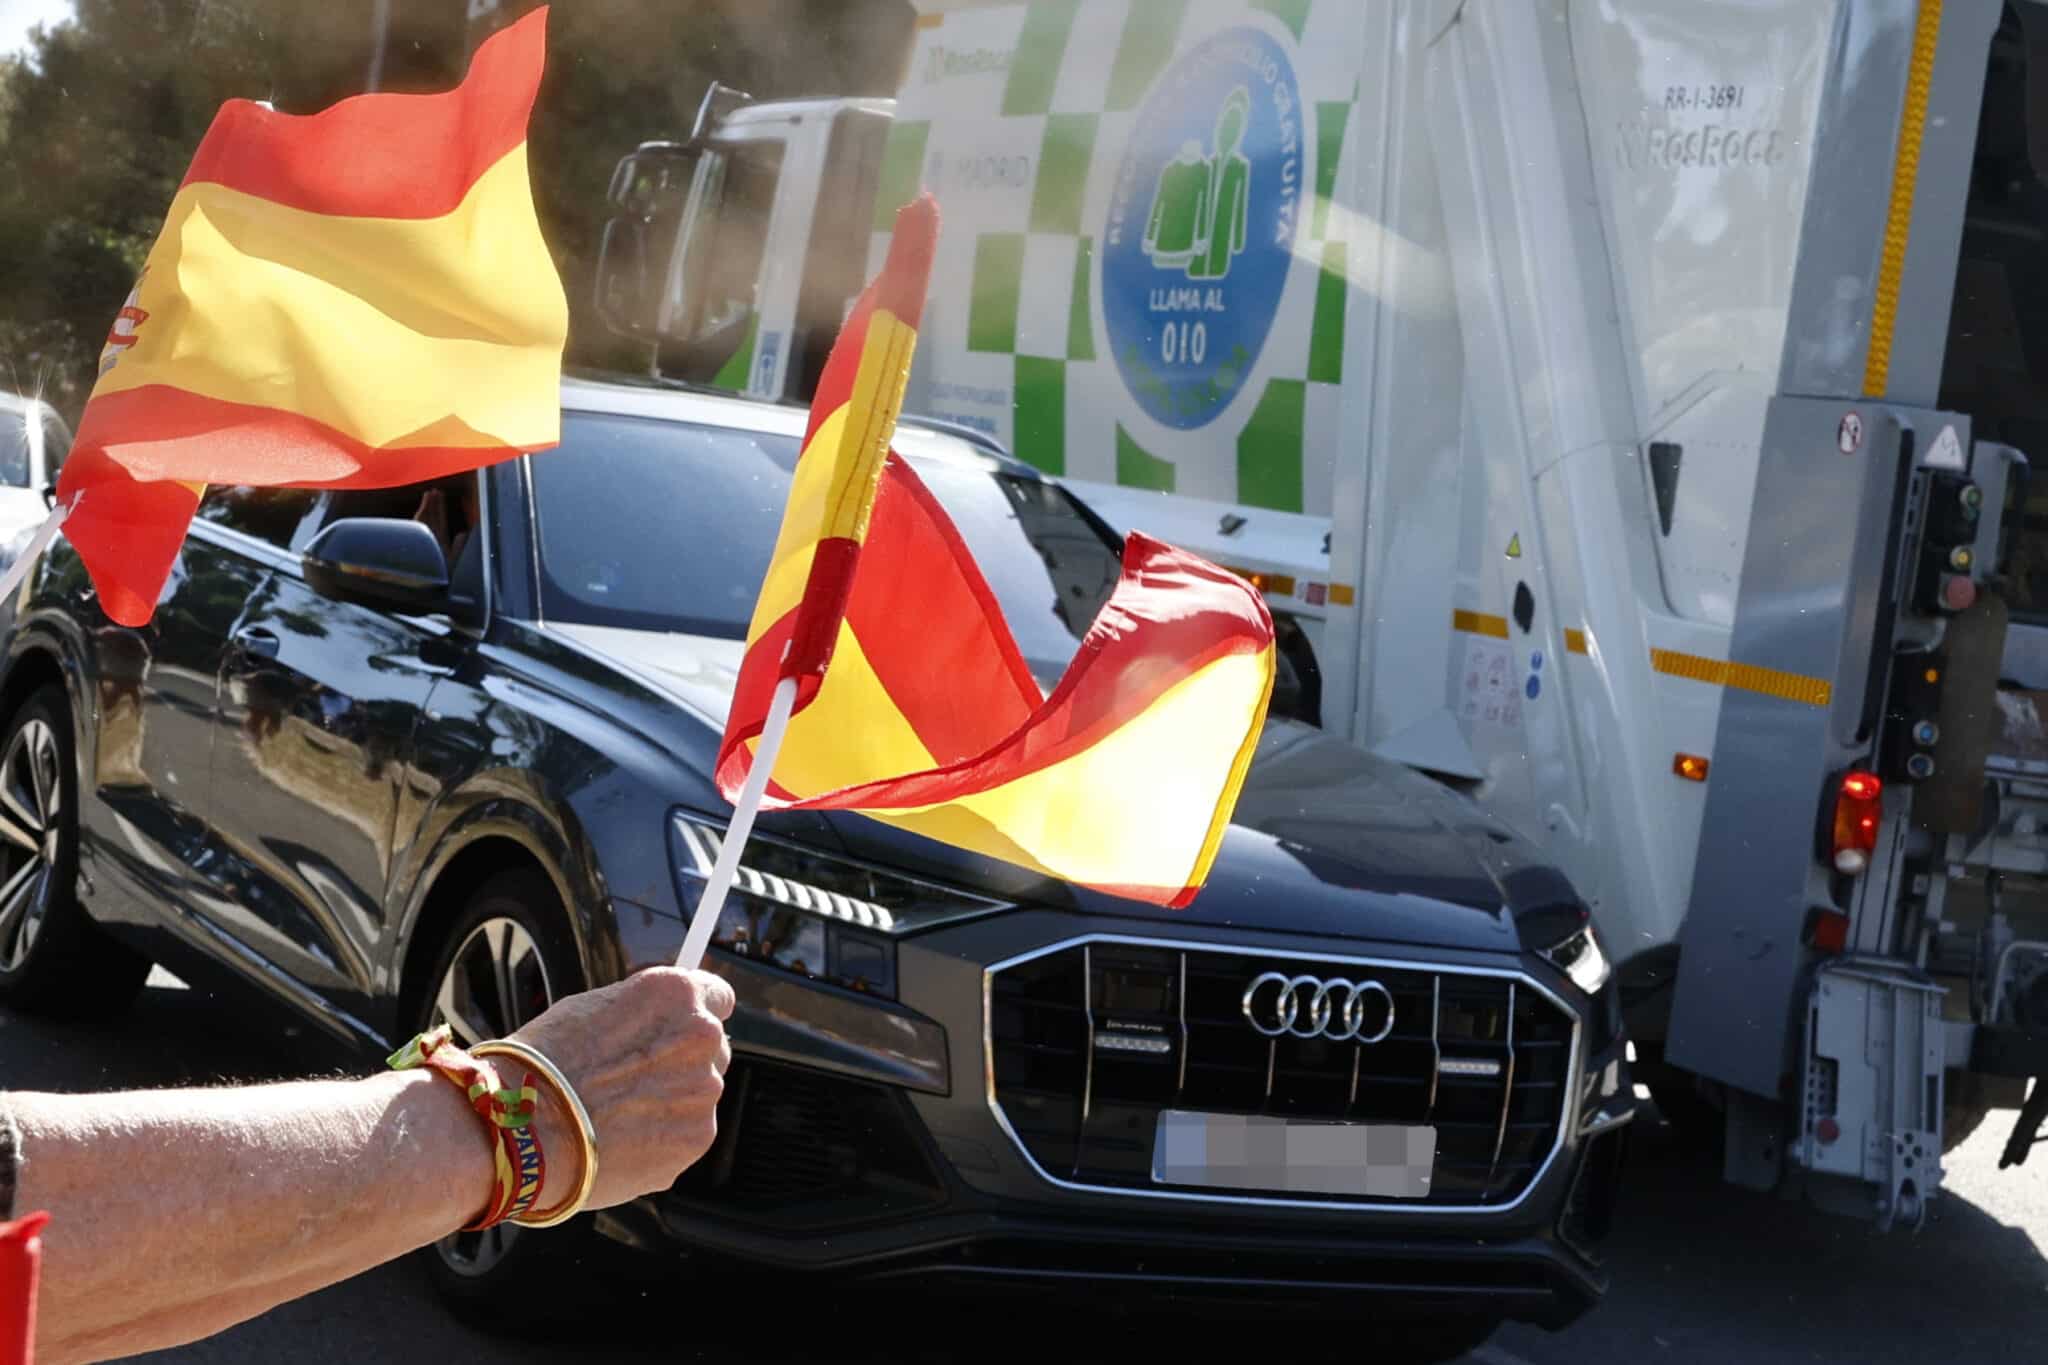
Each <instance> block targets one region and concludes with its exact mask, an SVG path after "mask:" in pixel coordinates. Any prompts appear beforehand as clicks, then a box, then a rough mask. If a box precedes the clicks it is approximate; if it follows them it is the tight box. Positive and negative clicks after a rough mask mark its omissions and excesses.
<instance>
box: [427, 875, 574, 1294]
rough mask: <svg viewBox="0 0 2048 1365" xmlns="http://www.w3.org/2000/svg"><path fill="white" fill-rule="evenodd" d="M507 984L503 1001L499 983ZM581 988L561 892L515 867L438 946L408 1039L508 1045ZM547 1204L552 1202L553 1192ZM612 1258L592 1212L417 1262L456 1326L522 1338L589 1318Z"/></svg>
mask: <svg viewBox="0 0 2048 1365" xmlns="http://www.w3.org/2000/svg"><path fill="white" fill-rule="evenodd" d="M424 946H425V945H422V947H424ZM508 960H509V963H510V970H509V971H505V970H503V964H504V963H506V962H507V961H508ZM508 978H509V979H510V980H511V982H512V989H511V990H510V991H509V992H506V991H504V990H503V989H502V988H501V986H500V984H499V983H501V982H503V981H505V980H506V979H508ZM465 983H467V984H465ZM583 987H584V982H583V974H582V970H581V968H580V967H579V966H578V964H577V960H576V954H575V951H574V949H573V947H572V946H571V942H570V938H569V933H568V927H567V923H566V919H565V916H564V914H563V911H562V908H561V902H560V898H559V897H558V896H557V895H556V893H555V888H554V884H553V883H552V882H550V881H549V880H548V879H547V877H546V876H544V875H543V874H542V873H540V872H539V871H537V870H534V869H515V870H512V871H507V872H501V873H499V874H498V875H496V876H494V877H492V878H491V879H490V880H489V881H487V882H486V883H484V885H483V886H482V887H480V888H479V889H478V890H477V891H476V893H475V894H474V895H472V896H471V897H470V899H469V903H468V904H467V906H465V907H464V909H463V912H462V914H461V916H460V917H458V918H457V919H456V921H455V923H454V925H453V926H452V927H451V928H450V929H449V931H448V933H447V934H446V935H444V936H443V937H442V939H441V941H440V943H439V944H438V946H437V947H436V950H435V957H434V966H433V970H432V972H431V973H429V974H428V975H427V976H425V977H424V978H422V984H421V986H420V988H419V990H418V992H417V995H418V998H416V999H413V1000H410V1001H408V1003H407V1015H406V1017H407V1021H408V1024H409V1025H410V1027H411V1028H412V1029H413V1030H425V1029H428V1028H432V1027H434V1026H435V1025H437V1024H439V1023H442V1022H444V1020H445V1021H446V1022H449V1023H451V1024H453V1025H455V1035H456V1041H457V1042H458V1043H461V1044H468V1043H473V1042H479V1041H482V1040H483V1039H484V1038H502V1037H504V1036H505V1035H507V1034H509V1033H511V1032H513V1030H515V1029H516V1028H518V1027H519V1026H520V1025H521V1024H523V1023H525V1022H526V1021H527V1020H529V1019H531V1018H533V1017H534V1016H535V1015H537V1014H539V1013H540V1012H541V1011H542V1010H544V1009H546V1008H547V1006H548V1005H549V1004H552V1003H553V1002H554V1001H556V1000H559V999H561V998H562V997H563V996H566V995H572V994H574V993H575V992H577V991H579V990H582V989H583ZM507 995H509V996H511V997H512V998H511V999H510V1000H509V1001H508V1000H507V999H506V998H505V997H506V996H507ZM508 1004H509V1006H510V1012H509V1014H508V1012H507V1008H506V1007H507V1005H508ZM450 1006H453V1009H452V1015H453V1017H450V1015H451V1009H450ZM478 1034H481V1035H482V1036H481V1037H479V1036H477V1035H478ZM407 1036H408V1037H410V1036H411V1034H410V1033H408V1034H407ZM515 1083H516V1082H515ZM544 1197H545V1198H546V1199H547V1200H548V1202H549V1203H553V1202H554V1199H555V1195H554V1194H553V1193H550V1194H548V1195H546V1196H544ZM608 1250H609V1247H608V1246H604V1245H602V1244H600V1241H599V1239H598V1238H597V1236H596V1234H595V1233H594V1232H593V1230H592V1218H591V1216H590V1215H588V1214H585V1215H583V1216H581V1217H578V1218H573V1219H571V1220H570V1221H568V1222H567V1223H563V1224H561V1225H560V1226H559V1227H553V1228H547V1229H544V1230H542V1229H535V1228H521V1227H515V1226H513V1225H512V1224H510V1223H501V1224H499V1225H498V1226H497V1227H495V1228H491V1229H489V1230H488V1231H485V1232H480V1233H476V1232H471V1233H463V1232H458V1233H455V1234H453V1235H451V1236H449V1237H445V1238H443V1239H442V1240H441V1241H439V1242H436V1243H434V1244H433V1245H431V1246H428V1247H424V1248H422V1249H421V1250H420V1251H419V1252H417V1253H416V1255H417V1257H418V1258H419V1260H420V1262H421V1264H422V1266H423V1268H424V1269H425V1271H426V1273H427V1275H428V1277H429V1278H430V1279H431V1280H432V1281H433V1283H434V1286H435V1288H436V1289H438V1290H439V1291H440V1293H441V1295H442V1297H443V1298H444V1299H445V1300H446V1301H447V1302H448V1303H449V1305H450V1306H451V1307H452V1308H454V1309H455V1311H456V1312H457V1314H458V1315H459V1316H461V1317H463V1318H465V1319H467V1320H468V1321H470V1322H472V1323H473V1324H475V1325H477V1326H479V1327H482V1328H485V1329H486V1330H493V1331H505V1332H518V1331H524V1330H527V1329H529V1328H533V1327H537V1326H560V1325H564V1324H566V1323H567V1322H568V1321H570V1320H572V1319H573V1318H574V1317H575V1316H577V1315H580V1314H582V1313H584V1312H586V1311H587V1310H588V1308H589V1307H590V1305H591V1303H592V1302H593V1300H594V1299H595V1298H596V1297H597V1296H598V1290H599V1277H598V1275H597V1274H596V1273H595V1270H596V1264H595V1263H596V1261H597V1259H598V1253H599V1252H600V1251H608Z"/></svg>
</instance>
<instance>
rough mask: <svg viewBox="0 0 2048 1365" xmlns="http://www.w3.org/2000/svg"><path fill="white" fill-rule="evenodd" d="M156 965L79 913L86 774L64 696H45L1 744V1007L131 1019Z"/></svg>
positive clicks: (23, 710) (16, 719)
mask: <svg viewBox="0 0 2048 1365" xmlns="http://www.w3.org/2000/svg"><path fill="white" fill-rule="evenodd" d="M148 978H149V959H148V958H146V957H144V956H143V955H142V954H140V953H138V952H136V951H135V950H134V949H133V948H130V947H128V946H127V945H126V944H124V943H117V942H115V941H114V940H113V939H112V938H111V937H109V936H108V935H107V933H106V932H105V931H104V930H102V929H101V928H100V927H99V926H98V925H96V924H94V923H93V922H92V917H91V916H90V915H88V914H87V913H86V911H85V907H84V906H82V905H80V904H79V903H78V768H77V762H76V758H75V751H74V745H73V742H72V733H71V707H70V703H69V702H68V701H67V700H66V699H65V696H64V689H63V688H61V687H58V686H56V685H54V684H52V685H49V686H46V687H42V688H39V689H38V690H37V691H35V692H34V693H32V694H31V695H30V696H29V697H28V699H27V700H26V701H24V702H23V703H22V704H21V705H20V706H19V707H18V708H16V710H15V712H14V714H13V715H12V716H11V717H9V718H8V721H7V729H6V738H5V739H4V740H0V1004H6V1005H8V1006H10V1007H11V1008H14V1009H18V1010H22V1011H25V1012H30V1013H36V1014H44V1015H50V1016H54V1017H59V1018H67V1019H82V1018H95V1017H104V1016H106V1015H109V1014H116V1013H119V1012H120V1011H122V1010H125V1009H126V1008H127V1007H128V1006H129V1005H130V1004H131V1003H133V1001H134V999H135V997H136V995H137V993H138V992H140V991H141V990H142V984H143V982H144V981H146V980H147V979H148Z"/></svg>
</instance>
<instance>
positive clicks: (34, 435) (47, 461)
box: [0, 393, 71, 571]
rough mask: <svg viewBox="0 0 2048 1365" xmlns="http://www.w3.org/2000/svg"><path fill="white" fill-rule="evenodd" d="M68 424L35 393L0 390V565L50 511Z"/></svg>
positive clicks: (0, 567)
mask: <svg viewBox="0 0 2048 1365" xmlns="http://www.w3.org/2000/svg"><path fill="white" fill-rule="evenodd" d="M70 449H71V428H69V427H68V426H66V425H65V424H64V419H63V418H62V417H59V416H58V415H57V410H56V409H55V408H53V407H51V406H50V405H49V404H48V403H45V402H43V401H42V400H41V399H40V398H30V397H27V396H25V395H22V394H16V393H0V571H4V570H5V568H6V566H7V565H9V564H12V563H13V562H14V556H15V555H16V554H17V553H18V552H19V551H20V549H21V547H22V546H23V545H26V544H27V543H28V538H29V537H30V536H32V535H34V534H35V531H36V527H38V526H40V525H42V524H43V518H44V517H47V516H48V515H49V514H50V499H51V497H52V495H53V494H54V493H55V491H56V488H57V470H58V468H59V467H60V466H61V465H62V464H63V463H64V456H65V454H66V453H67V452H69V451H70Z"/></svg>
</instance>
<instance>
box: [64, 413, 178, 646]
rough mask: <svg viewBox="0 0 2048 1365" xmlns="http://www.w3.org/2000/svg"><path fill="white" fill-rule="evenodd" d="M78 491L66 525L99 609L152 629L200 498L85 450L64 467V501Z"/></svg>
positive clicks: (77, 451)
mask: <svg viewBox="0 0 2048 1365" xmlns="http://www.w3.org/2000/svg"><path fill="white" fill-rule="evenodd" d="M78 493H83V494H84V495H85V496H84V497H83V499H82V500H81V501H80V502H79V503H78V505H77V506H76V507H74V508H73V509H72V511H71V514H70V515H69V516H68V517H66V518H65V520H64V539H65V540H67V541H69V542H70V543H71V546H72V548H73V549H75V550H77V551H78V557H79V558H80V559H81V560H83V561H84V562H85V569H86V572H87V573H89V574H91V575H92V582H93V587H94V588H95V589H96V590H97V591H98V593H99V601H100V610H102V611H104V612H106V614H107V617H108V619H109V620H111V621H113V622H115V623H116V624H117V625H123V626H133V627H141V626H145V625H148V624H149V617H150V613H152V612H154V611H155V610H156V602H157V599H158V598H159V597H161V596H163V591H164V582H165V580H167V579H168V578H169V577H170V576H171V566H172V565H173V564H175V563H176V562H177V560H178V548H179V547H180V546H181V545H183V544H184V543H185V528H186V527H187V526H190V525H191V524H192V514H193V513H194V512H195V511H197V510H198V508H199V495H198V494H196V493H194V492H193V491H192V490H191V489H190V488H187V487H186V486H185V485H184V484H181V483H168V482H162V481H158V480H147V481H144V480H137V479H134V478H132V477H130V476H129V474H128V471H127V470H125V469H123V468H122V467H121V466H120V465H118V464H116V463H115V462H114V461H112V460H110V459H108V458H107V456H106V455H105V453H103V452H102V451H99V450H95V449H89V448H83V447H81V448H78V449H74V450H73V451H72V453H71V456H70V458H69V459H67V460H65V462H64V473H63V475H62V476H61V477H60V479H59V481H58V494H57V497H58V501H59V502H63V501H65V500H67V499H69V498H71V497H72V496H73V495H74V494H78Z"/></svg>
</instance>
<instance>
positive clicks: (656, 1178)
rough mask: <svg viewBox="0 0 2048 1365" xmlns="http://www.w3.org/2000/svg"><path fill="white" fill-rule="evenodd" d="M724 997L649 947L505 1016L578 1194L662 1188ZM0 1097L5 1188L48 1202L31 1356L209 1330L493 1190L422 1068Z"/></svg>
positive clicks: (680, 1159)
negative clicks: (566, 1094)
mask: <svg viewBox="0 0 2048 1365" xmlns="http://www.w3.org/2000/svg"><path fill="white" fill-rule="evenodd" d="M732 1005H733V997H732V990H731V988H730V987H729V986H727V985H726V984H725V983H724V982H723V981H721V980H720V979H718V978H717V977H714V976H710V975H707V974H704V973H683V972H678V971H675V970H674V969H672V968H660V967H656V968H649V969H647V970H645V971H642V972H638V973H635V974H634V975H633V976H630V977H628V978H626V979H625V980H624V981H621V982H618V983H616V984H614V985H611V986H608V987H605V988H603V989H601V990H596V991H590V992H586V993H584V994H582V995H577V996H571V997H569V998H567V999H565V1000H561V1001H558V1002H557V1003H556V1004H555V1005H554V1006H553V1007H551V1008H550V1009H549V1010H548V1011H547V1012H546V1013H544V1014H542V1015H541V1016H540V1017H539V1018H537V1019H535V1020H533V1021H532V1022H531V1023H529V1024H527V1025H526V1026H525V1027H524V1028H522V1029H520V1030H519V1031H518V1032H517V1033H515V1034H513V1035H511V1036H512V1037H513V1038H515V1039H517V1040H518V1041H520V1042H524V1043H527V1044H530V1045H531V1046H533V1047H535V1048H537V1049H539V1050H540V1051H541V1052H542V1053H544V1054H546V1055H547V1057H548V1058H549V1059H550V1060H552V1061H553V1062H554V1063H555V1065H556V1066H557V1067H558V1068H559V1069H560V1070H561V1072H562V1073H563V1075H564V1076H565V1078H566V1079H567V1080H568V1082H569V1084H570V1085H571V1086H572V1087H573V1088H574V1089H575V1091H576V1093H577V1095H578V1097H579V1098H580V1099H581V1100H582V1102H583V1104H584V1107H585V1109H586V1110H588V1112H589V1114H590V1118H591V1121H592V1124H593V1126H594V1127H595V1128H596V1130H597V1135H598V1154H599V1160H598V1173H597V1182H596V1185H595V1187H594V1188H593V1189H592V1191H591V1195H590V1200H589V1203H588V1204H587V1205H586V1207H588V1208H604V1207H608V1206H610V1205H613V1204H619V1203H623V1202H625V1201H626V1200H628V1199H632V1198H635V1197H637V1196H639V1195H643V1194H650V1193H654V1192H656V1191H658V1190H663V1189H666V1188H668V1186H669V1185H670V1184H672V1183H673V1182H674V1180H675V1178H676V1176H678V1175H679V1174H681V1173H682V1171H683V1170H684V1169H685V1168H687V1167H688V1166H689V1165H690V1164H691V1163H692V1162H694V1161H695V1160H696V1159H697V1158H698V1157H700V1156H702V1155H703V1153H704V1152H705V1150H706V1149H708V1148H709V1147H710V1145H711V1140H712V1138H713V1136H715V1133H716V1107H717V1102H718V1095H719V1093H720V1090H721V1089H722V1085H723V1075H724V1071H725V1068H726V1066H727V1064H728V1063H729V1061H730V1059H731V1050H730V1046H729V1044H728V1043H727V1041H726V1039H725V1033H724V1028H723V1026H722V1021H723V1020H724V1019H725V1018H726V1017H727V1016H728V1015H730V1013H731V1011H732ZM500 1060H504V1059H500ZM507 1070H511V1071H513V1073H514V1074H513V1075H512V1076H508V1077H507V1081H508V1083H511V1084H517V1081H516V1079H515V1077H516V1075H517V1074H518V1072H517V1070H516V1068H507ZM539 1088H540V1096H539V1101H538V1104H537V1106H536V1114H535V1119H534V1122H535V1125H536V1128H537V1131H538V1132H539V1134H540V1139H541V1143H542V1146H543V1148H544V1150H545V1152H546V1156H547V1175H546V1180H545V1183H544V1185H543V1187H542V1189H541V1192H540V1196H539V1199H538V1201H537V1202H536V1205H535V1207H537V1208H553V1207H555V1206H556V1205H558V1204H560V1203H561V1202H562V1201H563V1200H564V1199H567V1198H569V1197H571V1196H572V1195H573V1193H574V1191H575V1190H576V1188H577V1187H578V1185H579V1183H580V1180H581V1161H580V1154H579V1149H578V1144H577V1140H576V1129H575V1126H574V1122H573V1120H572V1119H571V1118H570V1117H569V1115H568V1112H567V1110H566V1108H565V1106H564V1105H563V1102H562V1100H561V1097H560V1096H558V1095H557V1094H556V1093H555V1092H554V1090H553V1088H552V1087H551V1086H549V1085H548V1084H547V1083H546V1082H545V1081H543V1082H541V1083H540V1087H539ZM4 1103H5V1105H6V1107H7V1108H8V1109H9V1111H10V1112H11V1113H12V1114H13V1116H14V1118H15V1120H16V1121H17V1122H18V1124H19V1125H20V1128H21V1134H22V1143H21V1148H22V1156H23V1158H24V1160H23V1162H22V1166H21V1170H20V1180H19V1190H18V1192H17V1202H16V1208H17V1209H18V1210H20V1211H27V1210H33V1209H44V1210H47V1211H48V1212H49V1213H50V1214H51V1222H50V1225H49V1227H48V1228H47V1229H45V1231H44V1233H43V1275H42V1294H41V1303H40V1309H39V1313H38V1332H37V1337H38V1339H37V1343H36V1359H37V1360H38V1361H39V1362H43V1365H62V1363H63V1362H70V1361H90V1360H103V1359H106V1358H108V1357H112V1356H124V1355H130V1354H134V1353H137V1352H141V1351H150V1350H160V1349H163V1348H165V1347H169V1346H174V1345H178V1344H182V1343H184V1342H189V1341H193V1340H197V1339H198V1338H200V1337H204V1336H207V1335H210V1334H211V1333H213V1332H217V1331H219V1330H221V1329H223V1328H225V1327H228V1326H231V1325H233V1324H234V1323H237V1322H240V1321H242V1320H244V1319H246V1318H250V1317H254V1316H255V1315H257V1314H259V1313H262V1312H264V1311H266V1310H267V1309H269V1308H271V1307H273V1306H275V1305H277V1304H279V1303H283V1302H286V1301H288V1300H290V1299H293V1298H296V1297H298V1296H300V1295H302V1294H306V1293H310V1292H312V1291H313V1290H315V1289H319V1288H322V1287H324V1286H326V1285H329V1284H333V1283H335V1282H337V1281H340V1280H343V1279H347V1278H348V1277H349V1276H351V1275H355V1274H357V1273H359V1272H361V1271H363V1270H367V1269H369V1268H371V1267H373V1266H376V1265H380V1264H382V1263H383V1262H385V1261H388V1260H391V1259H393V1258H394V1257H397V1256H400V1255H403V1254H404V1253H406V1252H408V1251H411V1250H413V1249H415V1248H417V1247H421V1246H425V1245H427V1244H428V1243H430V1242H433V1241H436V1240H438V1239H439V1238H441V1237H445V1236H447V1235H448V1234H449V1233H451V1232H454V1231H456V1230H457V1229H459V1228H461V1227H462V1226H463V1225H465V1224H466V1223H468V1222H470V1221H472V1220H473V1219H475V1218H476V1216H477V1214H478V1212H479V1211H480V1210H481V1209H482V1208H483V1207H484V1206H485V1203H486V1201H487V1200H488V1198H489V1196H490V1194H491V1190H492V1160H493V1158H492V1149H491V1143H490V1139H489V1137H488V1135H487V1134H486V1132H485V1129H484V1126H483V1124H482V1123H481V1122H480V1121H479V1120H478V1118H477V1116H476V1115H475V1113H474V1112H472V1111H471V1110H470V1108H469V1106H468V1104H467V1103H466V1101H465V1100H464V1097H463V1095H462V1093H461V1092H460V1091H459V1090H457V1089H456V1088H455V1086H453V1085H452V1084H450V1083H449V1081H448V1080H447V1079H445V1078H444V1077H442V1076H440V1075H437V1074H435V1073H433V1072H430V1071H424V1070H415V1071H403V1072H387V1073H384V1074H380V1075H375V1076H371V1077H367V1078H364V1079H360V1080H317V1081H294V1082H285V1083H281V1084H276V1085H259V1086H241V1087H228V1088H219V1089H191V1090H169V1091H144V1092H128V1093H116V1094H106V1095H57V1094H40V1093H26V1092H15V1093H11V1094H9V1095H7V1096H5V1097H4Z"/></svg>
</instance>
